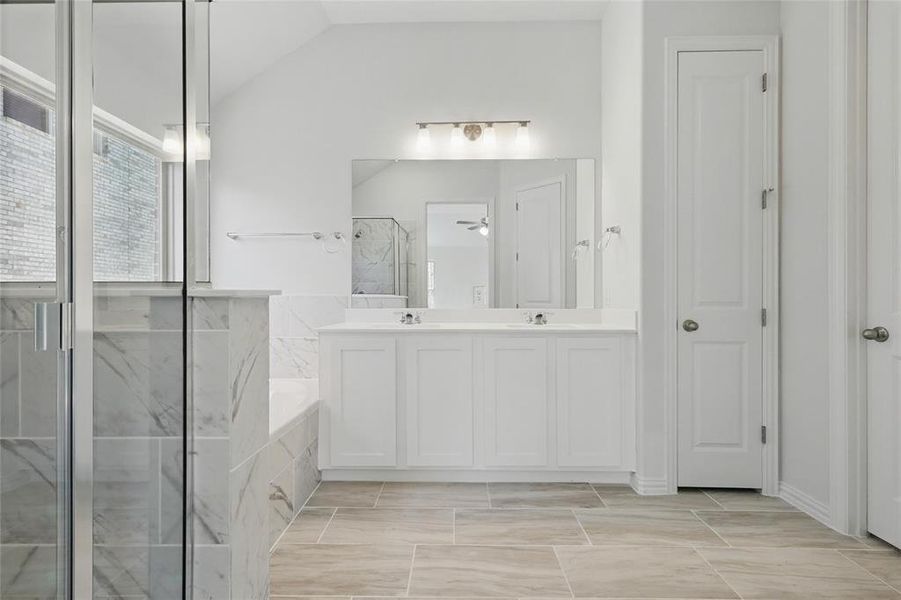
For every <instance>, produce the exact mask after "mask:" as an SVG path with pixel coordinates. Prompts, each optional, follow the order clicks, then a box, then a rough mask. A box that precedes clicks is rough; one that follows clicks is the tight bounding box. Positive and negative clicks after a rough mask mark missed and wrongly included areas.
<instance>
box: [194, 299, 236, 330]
mask: <svg viewBox="0 0 901 600" xmlns="http://www.w3.org/2000/svg"><path fill="white" fill-rule="evenodd" d="M191 303H192V304H191V311H192V312H191V316H192V318H193V322H192V326H193V328H194V330H195V331H197V330H202V329H219V330H223V331H224V330H226V329H228V299H227V298H197V297H194V298H192V299H191Z"/></svg>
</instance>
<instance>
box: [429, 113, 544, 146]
mask: <svg viewBox="0 0 901 600" xmlns="http://www.w3.org/2000/svg"><path fill="white" fill-rule="evenodd" d="M530 123H531V121H528V120H522V119H519V120H516V121H420V122H418V123H416V126H417V127H418V128H419V130H418V132H417V136H416V145H417V146H418V147H419V149H420V150H424V149H426V148H428V146H429V144H430V142H431V140H430V138H431V132H430V129H431V128H432V127H433V126H436V125H450V126H452V127H453V128H452V129H451V137H450V141H451V146H453V147H454V148H458V149H459V148H460V147H461V146H462V145H463V140H464V139H469V141H471V142H474V141H476V140H478V139H481V140H482V143H483V144H484V145H485V146H486V147H494V146H495V145H496V144H497V128H496V127H495V125H515V126H516V145H517V146H519V147H521V148H528V147H529V124H530Z"/></svg>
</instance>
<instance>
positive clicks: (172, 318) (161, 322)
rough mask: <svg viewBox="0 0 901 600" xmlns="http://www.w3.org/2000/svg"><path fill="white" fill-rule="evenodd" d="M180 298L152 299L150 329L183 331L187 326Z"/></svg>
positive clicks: (159, 297)
mask: <svg viewBox="0 0 901 600" xmlns="http://www.w3.org/2000/svg"><path fill="white" fill-rule="evenodd" d="M183 303H184V300H183V299H182V298H181V297H180V296H151V297H150V329H155V330H166V331H169V330H174V331H181V330H182V329H184V326H185V318H184V313H183Z"/></svg>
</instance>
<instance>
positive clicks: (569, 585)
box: [551, 546, 576, 598]
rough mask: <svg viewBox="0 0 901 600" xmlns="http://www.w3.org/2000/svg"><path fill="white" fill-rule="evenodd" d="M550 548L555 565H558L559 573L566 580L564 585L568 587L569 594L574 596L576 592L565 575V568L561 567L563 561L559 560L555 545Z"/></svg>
mask: <svg viewBox="0 0 901 600" xmlns="http://www.w3.org/2000/svg"><path fill="white" fill-rule="evenodd" d="M551 550H552V551H553V553H554V558H555V559H556V560H557V566H558V567H560V574H561V575H563V581H565V582H566V587H567V588H569V595H570V596H571V597H573V598H575V597H576V593H575V592H574V591H573V586H572V584H571V583H570V582H569V577H567V576H566V570H565V569H564V568H563V561H561V560H560V555H559V554H557V546H551Z"/></svg>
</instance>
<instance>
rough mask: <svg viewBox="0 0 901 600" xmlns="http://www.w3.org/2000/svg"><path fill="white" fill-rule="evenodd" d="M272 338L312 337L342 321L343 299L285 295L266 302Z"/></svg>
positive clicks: (344, 306) (345, 301) (344, 303)
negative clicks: (269, 314)
mask: <svg viewBox="0 0 901 600" xmlns="http://www.w3.org/2000/svg"><path fill="white" fill-rule="evenodd" d="M269 306H270V310H271V313H272V315H271V318H272V323H271V324H270V335H271V337H273V338H283V337H284V338H304V337H315V336H316V330H317V329H319V328H320V327H325V326H326V325H334V324H335V323H341V322H343V321H344V311H345V309H347V307H348V303H347V298H346V297H345V296H314V295H285V296H272V297H271V298H270V300H269Z"/></svg>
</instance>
